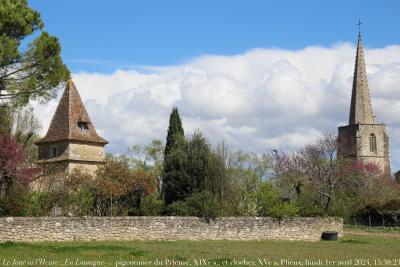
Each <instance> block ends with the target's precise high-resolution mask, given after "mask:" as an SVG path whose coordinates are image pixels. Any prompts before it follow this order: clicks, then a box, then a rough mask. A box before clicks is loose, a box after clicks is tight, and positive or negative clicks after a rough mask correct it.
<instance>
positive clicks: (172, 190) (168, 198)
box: [162, 107, 191, 204]
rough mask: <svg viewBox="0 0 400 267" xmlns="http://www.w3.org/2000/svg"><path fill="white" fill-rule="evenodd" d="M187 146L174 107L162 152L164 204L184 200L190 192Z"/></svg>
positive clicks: (176, 110)
mask: <svg viewBox="0 0 400 267" xmlns="http://www.w3.org/2000/svg"><path fill="white" fill-rule="evenodd" d="M186 169H187V146H186V140H185V135H184V131H183V127H182V122H181V118H180V116H179V113H178V109H177V108H176V107H174V108H173V109H172V113H171V115H170V118H169V127H168V134H167V142H166V145H165V151H164V171H163V190H162V194H163V197H164V200H165V203H166V204H171V203H172V202H174V201H177V200H183V199H185V198H186V197H187V196H188V195H189V194H190V192H191V186H190V182H189V176H188V174H187V171H186Z"/></svg>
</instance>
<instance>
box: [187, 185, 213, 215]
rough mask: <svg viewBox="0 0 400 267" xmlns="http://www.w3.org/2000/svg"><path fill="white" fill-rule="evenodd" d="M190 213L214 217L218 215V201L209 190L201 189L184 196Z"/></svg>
mask: <svg viewBox="0 0 400 267" xmlns="http://www.w3.org/2000/svg"><path fill="white" fill-rule="evenodd" d="M186 203H187V205H188V207H189V212H190V215H192V216H197V217H199V218H206V219H214V218H216V217H217V216H218V215H219V209H218V203H217V201H216V199H215V197H214V196H213V194H211V192H209V191H206V190H205V191H201V192H198V193H194V194H192V195H191V196H190V197H188V198H186Z"/></svg>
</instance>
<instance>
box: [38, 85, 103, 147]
mask: <svg viewBox="0 0 400 267" xmlns="http://www.w3.org/2000/svg"><path fill="white" fill-rule="evenodd" d="M79 123H85V126H86V127H85V128H84V129H83V130H82V126H81V127H80V125H79ZM62 140H75V141H82V142H90V143H100V144H107V143H108V142H107V141H106V140H105V139H103V138H102V137H100V136H99V135H98V134H97V132H96V130H95V128H94V126H93V123H92V122H91V120H90V117H89V114H88V113H87V111H86V108H85V106H84V105H83V102H82V100H81V97H80V95H79V93H78V90H77V89H76V86H75V84H74V83H73V82H72V80H69V81H68V82H67V85H66V86H65V90H64V93H63V95H62V96H61V99H60V102H59V103H58V106H57V109H56V112H55V113H54V116H53V119H52V120H51V123H50V127H49V130H48V131H47V134H46V135H45V136H44V137H43V138H42V139H40V140H39V141H38V142H37V144H43V143H51V142H57V141H62Z"/></svg>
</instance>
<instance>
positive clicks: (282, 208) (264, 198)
mask: <svg viewBox="0 0 400 267" xmlns="http://www.w3.org/2000/svg"><path fill="white" fill-rule="evenodd" d="M257 207H258V215H260V216H271V217H276V218H279V219H282V218H285V217H291V216H295V215H296V214H297V213H298V211H299V208H298V207H296V206H295V205H293V204H291V203H287V202H283V201H282V200H281V198H280V195H279V191H278V189H277V188H276V187H275V186H274V185H273V184H272V183H271V182H263V183H262V185H261V186H260V188H259V190H258V192H257Z"/></svg>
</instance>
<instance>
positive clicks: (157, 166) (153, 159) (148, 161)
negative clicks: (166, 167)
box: [128, 139, 164, 196]
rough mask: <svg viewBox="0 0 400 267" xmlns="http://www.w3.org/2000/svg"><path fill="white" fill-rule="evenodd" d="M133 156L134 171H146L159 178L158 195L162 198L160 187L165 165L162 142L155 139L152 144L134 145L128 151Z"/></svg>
mask: <svg viewBox="0 0 400 267" xmlns="http://www.w3.org/2000/svg"><path fill="white" fill-rule="evenodd" d="M128 153H129V154H130V155H132V157H131V158H129V160H130V166H131V168H133V169H144V170H146V171H149V172H151V173H152V174H153V175H154V176H155V177H157V195H158V196H160V195H161V193H160V190H161V188H160V186H161V179H162V171H163V163H164V145H163V143H162V142H161V141H160V140H157V139H154V140H153V141H151V143H150V144H148V145H145V146H141V145H134V146H133V147H131V148H129V149H128Z"/></svg>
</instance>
